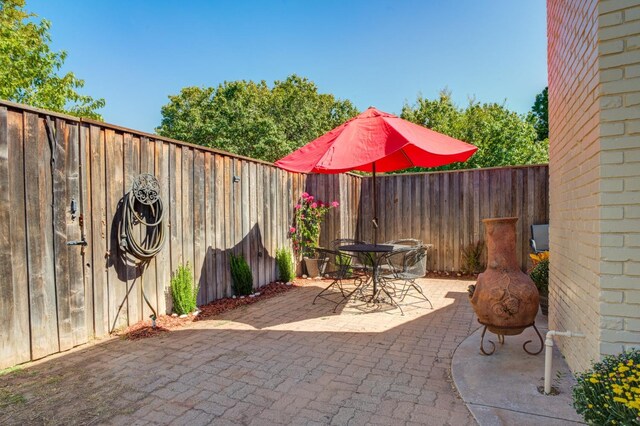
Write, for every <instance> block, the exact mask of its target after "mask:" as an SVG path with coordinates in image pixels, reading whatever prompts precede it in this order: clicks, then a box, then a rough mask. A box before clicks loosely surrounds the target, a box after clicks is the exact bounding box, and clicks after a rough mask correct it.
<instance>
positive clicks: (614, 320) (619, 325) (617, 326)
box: [600, 317, 625, 330]
mask: <svg viewBox="0 0 640 426" xmlns="http://www.w3.org/2000/svg"><path fill="white" fill-rule="evenodd" d="M624 322H625V320H624V319H623V318H618V317H600V328H605V329H607V330H624Z"/></svg>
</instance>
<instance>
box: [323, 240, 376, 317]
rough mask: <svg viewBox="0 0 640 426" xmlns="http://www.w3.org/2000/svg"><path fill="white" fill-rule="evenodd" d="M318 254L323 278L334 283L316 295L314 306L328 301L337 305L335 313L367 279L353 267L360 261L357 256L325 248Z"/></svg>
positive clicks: (334, 309)
mask: <svg viewBox="0 0 640 426" xmlns="http://www.w3.org/2000/svg"><path fill="white" fill-rule="evenodd" d="M316 253H317V255H318V259H321V261H320V262H319V265H318V266H319V268H320V271H321V274H322V277H324V278H328V279H331V280H332V281H331V284H329V285H328V286H327V287H325V288H324V289H323V290H322V291H321V292H320V293H318V294H317V295H316V297H315V298H314V299H313V302H312V304H313V305H315V304H316V300H318V299H324V300H327V301H329V302H331V303H334V304H335V305H336V306H335V307H334V308H333V312H335V311H336V310H337V309H338V306H340V305H341V304H342V303H346V302H347V300H349V298H350V297H351V295H353V293H354V292H356V291H357V290H358V289H359V288H360V286H361V285H362V284H363V282H364V280H365V279H366V277H365V276H364V275H363V274H362V273H361V271H359V270H358V268H357V267H354V266H353V265H355V264H357V260H358V259H357V258H356V257H355V256H352V255H350V254H348V253H344V252H340V251H337V250H329V249H324V248H317V249H316Z"/></svg>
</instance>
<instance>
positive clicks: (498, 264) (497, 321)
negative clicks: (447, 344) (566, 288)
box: [469, 217, 540, 355]
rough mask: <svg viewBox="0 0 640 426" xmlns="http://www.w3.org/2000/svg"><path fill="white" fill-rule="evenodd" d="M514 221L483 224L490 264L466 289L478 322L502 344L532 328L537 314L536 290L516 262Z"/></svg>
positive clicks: (485, 222)
mask: <svg viewBox="0 0 640 426" xmlns="http://www.w3.org/2000/svg"><path fill="white" fill-rule="evenodd" d="M517 221H518V218H517V217H505V218H492V219H484V220H483V221H482V222H484V225H485V228H486V244H487V251H488V255H489V260H488V263H487V270H486V271H484V272H483V273H481V274H480V275H479V276H478V281H477V282H476V285H475V288H473V287H471V288H470V289H469V293H470V294H469V297H470V298H471V305H472V306H473V310H474V311H475V312H476V315H477V316H478V321H479V322H480V323H481V324H483V325H485V326H486V329H488V330H489V331H491V332H492V333H495V334H497V335H498V337H499V338H500V341H501V342H502V341H503V337H504V336H505V335H506V336H514V335H517V334H520V333H522V331H523V330H524V329H525V328H527V327H531V326H534V328H535V325H534V322H535V318H536V314H537V312H538V304H539V294H538V289H537V288H536V286H535V284H534V283H533V281H531V278H529V276H528V275H527V274H525V273H524V272H522V270H521V269H520V265H519V264H518V261H517V259H516V222H517ZM486 329H485V330H484V332H486ZM484 332H483V338H484ZM536 332H537V329H536ZM539 334H540V333H538V335H539ZM481 349H482V347H481ZM525 350H526V348H525ZM527 352H529V351H527ZM483 353H485V351H484V350H483ZM485 354H487V353H485ZM487 355H489V354H487Z"/></svg>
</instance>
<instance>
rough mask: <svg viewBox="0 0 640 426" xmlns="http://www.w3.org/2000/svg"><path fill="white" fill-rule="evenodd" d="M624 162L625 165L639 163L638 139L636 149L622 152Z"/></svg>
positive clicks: (639, 173) (639, 171) (639, 143)
mask: <svg viewBox="0 0 640 426" xmlns="http://www.w3.org/2000/svg"><path fill="white" fill-rule="evenodd" d="M624 161H625V162H626V163H638V162H640V139H639V140H638V149H633V150H632V149H628V150H626V151H625V152H624ZM638 176H640V168H639V169H638Z"/></svg>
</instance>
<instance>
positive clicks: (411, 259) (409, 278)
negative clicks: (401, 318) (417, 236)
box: [380, 246, 433, 311]
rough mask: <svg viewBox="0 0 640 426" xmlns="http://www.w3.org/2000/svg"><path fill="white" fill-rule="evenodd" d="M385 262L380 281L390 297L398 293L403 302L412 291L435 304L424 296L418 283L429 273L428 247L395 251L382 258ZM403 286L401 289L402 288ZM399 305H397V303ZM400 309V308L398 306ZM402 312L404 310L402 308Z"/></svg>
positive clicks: (430, 304)
mask: <svg viewBox="0 0 640 426" xmlns="http://www.w3.org/2000/svg"><path fill="white" fill-rule="evenodd" d="M381 261H382V262H384V266H383V265H381V266H383V267H384V269H383V270H382V271H381V277H380V280H381V282H382V283H383V286H382V287H383V288H385V289H386V292H387V294H388V295H391V294H393V295H394V296H395V294H396V292H397V293H398V294H399V298H400V301H401V302H402V301H403V300H404V299H405V298H406V297H407V295H408V294H409V291H410V290H411V289H414V290H416V291H417V292H418V296H414V297H420V296H421V297H422V298H423V299H424V300H426V301H427V302H429V306H430V307H431V308H433V304H432V303H431V301H430V300H429V298H428V297H427V296H426V295H425V294H424V291H423V290H422V288H421V287H420V286H419V285H418V284H417V283H416V280H417V279H418V278H423V277H424V276H425V275H426V273H427V247H425V246H418V247H415V248H402V249H398V250H394V251H392V252H390V253H388V254H386V255H385V256H383V257H382V258H381ZM400 286H401V287H400ZM396 305H397V303H396ZM398 307H400V306H399V305H398ZM400 310H401V311H402V308H400Z"/></svg>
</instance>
